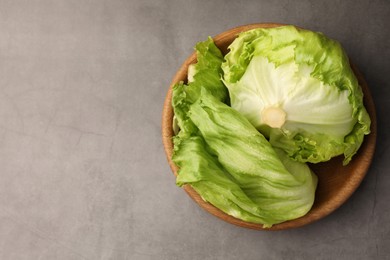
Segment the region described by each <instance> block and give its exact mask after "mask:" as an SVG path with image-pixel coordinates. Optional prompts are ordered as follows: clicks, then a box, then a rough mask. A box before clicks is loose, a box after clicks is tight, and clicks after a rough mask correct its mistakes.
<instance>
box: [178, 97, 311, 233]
mask: <svg viewBox="0 0 390 260" xmlns="http://www.w3.org/2000/svg"><path fill="white" fill-rule="evenodd" d="M189 117H190V118H191V120H192V122H194V124H195V125H196V126H197V127H198V129H199V132H200V133H201V135H200V136H197V137H191V138H187V139H185V138H184V139H183V138H180V137H177V138H175V146H176V147H177V150H175V155H174V157H173V160H174V162H175V163H176V164H177V165H178V166H179V168H180V170H179V172H178V177H177V183H178V185H183V184H191V185H192V187H194V189H195V190H196V191H197V192H198V193H199V194H200V195H201V196H202V198H203V199H204V200H206V201H209V202H210V203H212V204H213V205H215V206H217V207H218V208H220V209H221V210H222V211H224V212H226V213H227V214H229V215H232V216H234V217H237V218H240V219H242V220H245V221H249V222H253V223H262V224H264V226H265V227H270V226H272V225H273V224H276V223H281V222H284V221H287V220H291V219H295V218H298V217H301V216H303V215H305V214H306V213H307V212H308V211H309V210H310V208H311V207H312V205H313V202H314V195H315V189H316V185H317V177H316V176H315V175H314V174H313V173H312V172H311V170H310V169H309V167H308V166H307V165H306V164H304V163H299V162H296V161H293V160H291V159H290V158H289V157H288V156H287V155H286V154H285V153H284V152H283V151H282V150H279V149H276V150H275V149H273V148H272V147H271V145H270V144H269V142H268V141H267V140H266V139H265V138H264V136H263V135H261V134H260V133H259V132H258V131H257V130H256V129H255V128H254V127H253V126H252V125H251V123H250V122H249V121H248V120H247V119H246V118H245V117H243V116H242V115H241V114H240V113H238V112H237V111H235V110H234V109H232V108H231V107H229V106H227V105H226V104H224V103H222V102H220V101H219V100H217V99H215V98H214V97H213V96H212V95H210V94H209V92H207V91H202V94H201V96H200V98H199V99H198V100H197V101H196V102H195V103H194V104H192V105H191V107H190V110H189Z"/></svg>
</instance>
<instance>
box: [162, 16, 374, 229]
mask: <svg viewBox="0 0 390 260" xmlns="http://www.w3.org/2000/svg"><path fill="white" fill-rule="evenodd" d="M282 25H283V24H275V23H263V24H250V25H245V26H240V27H236V28H233V29H231V30H228V31H226V32H223V33H221V34H219V35H217V36H216V37H214V38H213V39H214V41H215V44H216V45H217V46H218V47H219V48H220V49H221V51H222V52H223V54H226V53H227V47H228V46H229V45H230V43H231V42H232V41H233V40H234V39H235V38H236V37H237V35H238V34H239V33H240V32H243V31H247V30H250V29H254V28H272V27H278V26H282ZM195 62H196V53H193V54H192V55H191V56H190V57H188V58H187V59H186V60H185V62H184V63H183V65H182V66H181V67H180V69H179V70H178V71H177V73H176V75H175V76H174V78H173V80H172V83H171V85H170V87H169V90H168V93H167V95H166V98H165V102H164V107H163V114H162V139H163V144H164V149H165V153H166V156H167V160H168V162H169V165H170V167H171V169H172V172H173V174H174V175H175V176H177V170H178V168H177V166H176V165H175V164H174V163H173V162H172V160H171V157H172V152H173V143H172V136H173V129H172V119H173V109H172V106H171V101H172V86H173V85H174V84H175V83H177V82H179V81H184V82H185V81H186V80H187V70H188V66H189V65H190V64H192V63H195ZM351 67H352V69H353V71H354V73H355V75H356V77H357V79H358V81H359V84H360V86H361V87H362V89H363V94H364V105H365V107H366V109H367V111H368V113H369V115H370V117H371V133H370V134H369V135H368V136H366V137H365V139H364V142H363V144H362V146H361V148H360V149H359V152H358V153H357V154H356V155H355V156H354V157H353V160H352V161H351V162H350V163H349V164H348V165H347V166H343V165H342V158H341V157H337V158H333V159H332V160H330V161H328V162H325V163H319V164H310V168H311V169H312V170H313V171H314V172H315V173H316V175H317V176H318V180H319V182H318V187H317V191H316V199H315V202H314V205H313V207H312V209H311V210H310V211H309V212H308V213H307V214H306V215H305V216H303V217H301V218H298V219H295V220H290V221H286V222H283V223H280V224H276V225H274V226H272V227H271V228H267V229H264V228H263V227H262V225H260V224H254V223H249V222H245V221H242V220H239V219H237V218H234V217H232V216H229V215H227V214H225V213H224V212H222V211H220V210H219V209H218V208H216V207H214V206H213V205H211V204H210V203H207V202H205V201H204V200H203V199H202V198H201V197H200V195H199V194H198V193H197V192H196V191H195V190H194V189H193V188H192V187H191V186H189V185H185V186H184V190H185V191H186V192H187V194H188V195H189V196H190V197H191V198H192V199H193V200H194V201H195V202H196V203H197V204H199V206H201V207H202V208H203V209H205V210H206V211H208V212H209V213H211V214H213V215H214V216H216V217H218V218H220V219H222V220H224V221H226V222H229V223H231V224H234V225H238V226H241V227H245V228H251V229H258V230H284V229H290V228H297V227H301V226H304V225H307V224H309V223H312V222H314V221H316V220H319V219H321V218H323V217H325V216H327V215H329V214H330V213H332V212H333V211H334V210H336V209H337V208H339V207H340V206H341V205H342V204H343V203H344V202H345V201H346V200H347V199H348V198H349V197H350V196H351V195H352V194H353V192H354V191H355V190H356V189H357V187H358V186H359V184H360V183H361V181H362V180H363V178H364V176H365V175H366V173H367V171H368V169H369V166H370V164H371V161H372V158H373V155H374V151H375V144H376V135H377V129H376V127H377V126H376V113H375V105H374V102H373V100H372V97H371V94H370V91H369V88H368V86H367V83H366V81H365V80H364V78H363V76H362V74H361V73H360V72H359V71H358V69H357V68H356V66H354V65H353V64H352V65H351Z"/></svg>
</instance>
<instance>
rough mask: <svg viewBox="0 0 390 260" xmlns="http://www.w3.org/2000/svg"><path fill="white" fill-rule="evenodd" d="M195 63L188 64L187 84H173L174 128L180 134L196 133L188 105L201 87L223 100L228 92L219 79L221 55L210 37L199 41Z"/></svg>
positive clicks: (196, 97) (194, 99) (193, 100)
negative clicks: (188, 114) (189, 115)
mask: <svg viewBox="0 0 390 260" xmlns="http://www.w3.org/2000/svg"><path fill="white" fill-rule="evenodd" d="M195 49H196V53H197V63H196V64H193V65H191V66H190V69H189V74H190V75H189V78H190V79H191V80H189V83H188V84H184V83H183V82H179V83H177V84H176V85H174V86H173V94H172V107H173V111H174V114H175V118H174V129H177V128H179V129H180V130H181V131H180V133H179V134H180V135H192V134H196V132H197V129H196V127H195V126H194V124H193V123H192V122H191V120H190V119H189V118H188V116H187V112H188V109H189V106H190V105H191V104H192V103H194V102H195V101H196V100H197V99H198V97H199V95H200V90H201V88H202V87H203V88H206V89H207V90H208V91H210V92H211V93H212V95H214V96H215V97H216V98H218V99H219V100H221V101H225V100H226V99H227V97H228V92H227V89H226V87H225V85H224V84H223V82H222V81H221V76H222V69H221V64H222V62H223V56H222V53H221V51H220V50H219V49H218V48H217V46H215V44H214V41H213V40H212V38H210V37H209V38H208V39H207V40H206V41H204V42H199V43H198V44H197V45H196V47H195Z"/></svg>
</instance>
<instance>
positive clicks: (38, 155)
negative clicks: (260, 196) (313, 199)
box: [0, 0, 390, 259]
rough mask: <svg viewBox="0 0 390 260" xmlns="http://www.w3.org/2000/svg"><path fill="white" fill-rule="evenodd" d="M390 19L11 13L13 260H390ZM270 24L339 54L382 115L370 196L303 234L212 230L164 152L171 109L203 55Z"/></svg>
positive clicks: (5, 221)
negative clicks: (232, 32)
mask: <svg viewBox="0 0 390 260" xmlns="http://www.w3.org/2000/svg"><path fill="white" fill-rule="evenodd" d="M389 17H390V2H389V1H378V0H373V1H369V0H364V1H352V0H350V1H309V0H306V1H288V0H286V1H265V0H263V1H222V0H221V1H205V0H202V1H142V0H128V1H120V0H111V1H108V0H107V1H104V0H96V1H75V0H69V1H50V0H41V1H29V0H24V1H23V0H15V1H6V0H0V259H390V203H389V199H390V189H389V185H390V176H389V167H390V160H389V159H390V158H389V155H388V149H387V147H388V146H390V140H389V133H388V129H389V126H390V121H389V115H388V113H389V111H390V91H389V90H390V84H389V82H390V73H389V68H390V64H389V62H390V48H389V47H390V40H389V27H390V26H389V25H390V24H389V22H390V19H389ZM258 22H279V23H288V24H295V25H298V26H301V27H304V28H308V29H311V30H315V31H321V32H323V33H325V34H326V35H328V36H330V37H332V38H334V39H337V40H338V41H340V42H341V43H342V45H343V46H344V48H345V49H346V51H347V53H348V54H349V56H350V57H351V59H352V60H353V61H354V63H356V65H357V66H358V67H359V68H360V70H361V71H362V72H363V74H364V75H365V77H366V80H367V81H368V84H369V87H370V89H371V92H372V95H373V97H374V101H375V103H376V108H377V115H378V144H377V149H376V154H375V158H374V161H373V163H372V166H371V168H370V170H369V172H368V173H367V176H366V178H365V179H364V181H363V183H362V184H361V186H360V187H359V188H358V190H357V191H356V192H355V193H354V195H353V196H352V197H351V198H350V199H349V200H348V201H347V203H345V204H344V205H343V206H342V207H341V208H339V209H338V210H336V211H335V212H334V213H333V214H331V215H330V216H328V217H326V218H324V219H322V220H320V221H318V222H316V223H313V224H310V225H308V226H305V227H302V228H299V229H295V230H288V231H281V232H264V231H263V232H262V231H254V230H249V229H243V228H239V227H236V226H233V225H231V224H228V223H225V222H222V221H220V220H219V219H217V218H215V217H214V216H212V215H210V214H208V213H207V212H205V211H204V210H202V209H201V208H199V207H198V206H197V205H196V204H195V203H194V202H193V201H192V200H191V199H190V198H189V197H188V196H187V195H186V194H185V192H184V191H183V190H182V189H181V188H178V187H176V186H175V179H174V176H173V175H172V173H171V171H170V168H169V166H168V163H167V161H166V158H165V154H164V152H163V146H162V140H161V134H160V133H161V130H160V128H161V112H162V106H163V100H164V98H165V94H166V91H167V90H168V87H169V83H170V81H171V79H172V77H173V75H174V73H175V71H176V70H177V69H178V68H179V66H180V65H181V63H182V62H183V61H184V60H185V58H186V57H187V56H188V55H190V54H191V52H192V50H193V46H194V45H195V43H196V42H198V41H201V40H204V39H206V37H207V36H209V35H210V36H214V35H216V34H218V33H220V32H222V31H225V30H227V29H229V28H232V27H236V26H238V25H244V24H249V23H258Z"/></svg>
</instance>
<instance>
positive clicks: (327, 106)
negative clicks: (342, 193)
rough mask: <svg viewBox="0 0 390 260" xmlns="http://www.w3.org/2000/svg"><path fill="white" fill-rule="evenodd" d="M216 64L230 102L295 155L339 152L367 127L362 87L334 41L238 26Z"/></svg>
mask: <svg viewBox="0 0 390 260" xmlns="http://www.w3.org/2000/svg"><path fill="white" fill-rule="evenodd" d="M229 49H230V52H229V53H228V54H227V55H226V56H225V59H226V61H225V62H224V63H223V64H222V68H223V71H224V78H223V80H224V82H225V84H226V86H227V87H228V89H229V95H230V102H231V106H232V107H233V108H234V109H236V110H237V111H239V112H240V113H241V114H242V115H244V116H245V117H246V118H247V119H248V120H249V121H250V122H251V123H252V124H253V125H254V126H255V127H256V128H257V129H258V130H260V131H261V132H262V133H263V134H264V135H266V137H267V138H269V141H270V143H271V144H272V145H273V146H274V147H276V148H280V149H283V150H284V151H286V152H287V154H288V155H289V156H290V157H291V158H293V159H295V160H297V161H301V162H312V163H317V162H322V161H327V160H329V159H330V158H332V157H334V156H337V155H341V154H344V157H345V159H344V164H347V163H348V162H349V161H350V160H351V158H352V156H353V155H354V154H355V153H356V152H357V150H358V149H359V147H360V146H361V144H362V142H363V138H364V135H367V134H369V132H370V118H369V115H368V113H367V111H366V109H365V108H364V105H363V94H362V91H361V88H360V86H359V84H358V81H357V79H356V77H355V75H354V74H353V71H352V69H351V67H350V64H349V60H348V58H347V56H346V54H345V52H344V51H343V49H342V47H341V46H340V44H339V43H338V42H336V41H334V40H331V39H329V38H327V37H325V36H324V35H322V34H320V33H315V32H311V31H306V30H302V29H297V28H295V27H293V26H282V27H278V28H272V29H254V30H250V31H247V32H244V33H241V34H240V35H239V37H238V38H237V39H236V40H235V41H234V42H233V43H232V44H231V45H230V46H229Z"/></svg>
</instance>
